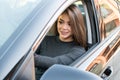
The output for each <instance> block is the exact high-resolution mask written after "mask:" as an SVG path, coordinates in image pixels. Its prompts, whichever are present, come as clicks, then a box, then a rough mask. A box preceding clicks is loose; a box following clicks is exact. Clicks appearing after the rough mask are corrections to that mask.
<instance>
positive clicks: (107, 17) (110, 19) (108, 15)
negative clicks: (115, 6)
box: [100, 4, 117, 36]
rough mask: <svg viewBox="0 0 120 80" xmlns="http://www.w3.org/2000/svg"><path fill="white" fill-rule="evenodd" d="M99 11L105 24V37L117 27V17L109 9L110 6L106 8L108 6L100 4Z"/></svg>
mask: <svg viewBox="0 0 120 80" xmlns="http://www.w3.org/2000/svg"><path fill="white" fill-rule="evenodd" d="M100 9H101V14H102V17H103V21H104V24H105V28H104V29H105V30H104V31H105V33H104V34H105V36H108V35H109V34H110V32H111V31H112V30H113V29H114V28H115V27H116V26H117V24H116V20H117V16H116V14H115V12H114V11H113V10H112V9H111V8H110V6H108V4H101V5H100Z"/></svg>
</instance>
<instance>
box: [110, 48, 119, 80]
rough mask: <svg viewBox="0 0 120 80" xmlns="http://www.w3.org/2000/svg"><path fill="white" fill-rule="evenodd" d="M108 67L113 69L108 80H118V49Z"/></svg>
mask: <svg viewBox="0 0 120 80" xmlns="http://www.w3.org/2000/svg"><path fill="white" fill-rule="evenodd" d="M108 66H112V67H113V74H112V75H111V77H110V79H109V80H120V47H119V49H118V50H117V51H116V53H115V55H114V56H113V58H112V59H111V60H110V61H109V63H108Z"/></svg>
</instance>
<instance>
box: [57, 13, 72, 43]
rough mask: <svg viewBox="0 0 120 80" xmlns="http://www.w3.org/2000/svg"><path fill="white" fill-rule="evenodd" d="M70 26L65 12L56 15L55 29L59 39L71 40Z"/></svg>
mask: <svg viewBox="0 0 120 80" xmlns="http://www.w3.org/2000/svg"><path fill="white" fill-rule="evenodd" d="M71 27H72V26H70V19H69V17H68V16H67V15H66V14H62V15H60V16H59V17H58V21H57V29H58V33H59V38H60V40H61V41H64V42H70V41H73V37H72V34H73V33H72V29H71Z"/></svg>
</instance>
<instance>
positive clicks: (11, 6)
mask: <svg viewBox="0 0 120 80" xmlns="http://www.w3.org/2000/svg"><path fill="white" fill-rule="evenodd" d="M40 2H41V0H0V48H1V47H2V46H3V44H4V43H5V42H6V41H7V40H8V39H9V37H10V36H11V35H12V34H13V33H14V32H15V30H16V29H17V28H18V27H20V24H21V23H22V22H23V21H24V20H25V18H26V17H27V16H28V15H29V14H30V13H31V12H32V11H33V9H34V8H35V7H36V6H37V5H38V3H40Z"/></svg>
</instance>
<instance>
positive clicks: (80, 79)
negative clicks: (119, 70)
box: [40, 64, 103, 80]
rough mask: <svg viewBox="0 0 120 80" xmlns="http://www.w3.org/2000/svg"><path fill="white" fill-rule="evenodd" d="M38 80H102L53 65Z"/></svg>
mask: <svg viewBox="0 0 120 80" xmlns="http://www.w3.org/2000/svg"><path fill="white" fill-rule="evenodd" d="M40 80H103V79H102V78H100V77H99V76H97V75H96V74H93V73H91V72H88V71H84V70H79V69H77V68H74V67H70V66H65V65H58V64H55V65H53V66H51V67H50V68H49V69H48V70H47V71H46V72H45V73H44V74H43V76H42V77H41V79H40Z"/></svg>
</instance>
